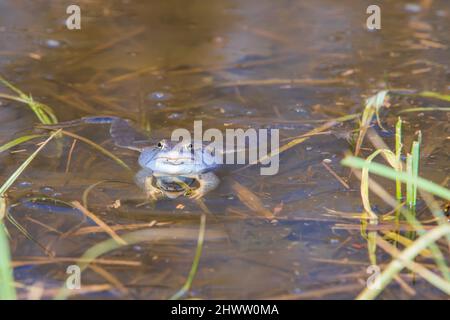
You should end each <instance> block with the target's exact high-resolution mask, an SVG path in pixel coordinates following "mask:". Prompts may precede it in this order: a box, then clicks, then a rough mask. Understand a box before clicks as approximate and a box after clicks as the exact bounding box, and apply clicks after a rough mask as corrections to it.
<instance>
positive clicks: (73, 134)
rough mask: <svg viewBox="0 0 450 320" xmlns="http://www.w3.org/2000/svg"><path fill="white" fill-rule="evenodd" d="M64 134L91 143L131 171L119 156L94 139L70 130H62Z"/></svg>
mask: <svg viewBox="0 0 450 320" xmlns="http://www.w3.org/2000/svg"><path fill="white" fill-rule="evenodd" d="M61 133H62V134H64V135H66V136H69V137H72V138H75V139H77V140H80V141H83V142H84V143H86V144H88V145H90V146H91V147H93V148H95V149H97V150H98V151H100V152H101V153H103V154H104V155H106V156H107V157H110V158H111V159H113V160H114V161H115V162H117V164H119V165H120V166H122V167H123V168H125V169H126V170H128V171H131V169H130V167H129V166H128V165H127V164H126V163H125V162H123V161H122V160H121V159H120V158H118V157H117V156H115V155H114V154H112V153H111V152H109V151H108V150H106V149H105V148H103V147H102V146H100V145H99V144H97V143H95V142H94V141H92V140H89V139H87V138H85V137H82V136H79V135H77V134H75V133H73V132H69V131H65V130H62V131H61Z"/></svg>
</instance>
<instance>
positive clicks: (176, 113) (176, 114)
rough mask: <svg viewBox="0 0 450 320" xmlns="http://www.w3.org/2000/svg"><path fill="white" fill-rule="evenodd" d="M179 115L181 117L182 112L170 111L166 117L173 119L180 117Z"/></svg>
mask: <svg viewBox="0 0 450 320" xmlns="http://www.w3.org/2000/svg"><path fill="white" fill-rule="evenodd" d="M181 117H182V114H181V113H179V112H174V113H171V114H170V115H169V116H168V118H169V119H172V120H174V119H180V118H181Z"/></svg>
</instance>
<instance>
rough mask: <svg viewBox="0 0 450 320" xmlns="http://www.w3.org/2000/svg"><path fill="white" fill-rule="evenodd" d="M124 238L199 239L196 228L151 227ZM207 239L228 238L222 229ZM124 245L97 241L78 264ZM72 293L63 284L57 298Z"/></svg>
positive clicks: (131, 241) (135, 240) (128, 240)
mask: <svg viewBox="0 0 450 320" xmlns="http://www.w3.org/2000/svg"><path fill="white" fill-rule="evenodd" d="M122 239H123V240H124V241H125V242H126V243H127V244H128V245H133V244H136V243H140V242H146V241H151V242H154V241H161V240H173V239H176V240H178V241H183V240H184V241H190V240H194V239H198V237H197V236H196V230H195V229H192V228H149V229H144V230H138V231H133V232H129V233H126V234H124V235H122ZM204 239H205V240H223V239H226V235H225V234H224V233H223V232H222V231H218V230H208V232H206V233H205V236H204ZM121 247H123V245H121V244H119V243H117V242H116V241H115V240H114V239H108V240H105V241H102V242H100V243H97V244H96V245H94V246H92V247H91V248H89V249H88V250H87V251H86V252H85V253H84V254H83V255H82V256H81V258H79V259H78V261H77V265H78V266H79V267H80V269H81V271H83V270H85V269H86V267H88V266H89V264H90V263H92V262H96V259H97V258H98V257H99V256H101V255H104V254H106V253H108V252H110V251H113V250H116V249H118V248H121ZM71 293H72V290H69V289H68V288H66V287H65V286H63V287H62V288H61V289H60V291H59V292H58V294H57V295H56V296H55V299H65V298H66V297H67V296H68V295H70V294H71Z"/></svg>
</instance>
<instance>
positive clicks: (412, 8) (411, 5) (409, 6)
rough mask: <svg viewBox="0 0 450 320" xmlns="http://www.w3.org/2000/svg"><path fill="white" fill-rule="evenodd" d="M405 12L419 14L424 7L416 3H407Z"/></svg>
mask: <svg viewBox="0 0 450 320" xmlns="http://www.w3.org/2000/svg"><path fill="white" fill-rule="evenodd" d="M405 10H406V11H408V12H412V13H418V12H420V11H422V7H421V6H420V5H418V4H415V3H407V4H405Z"/></svg>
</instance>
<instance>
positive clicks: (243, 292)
mask: <svg viewBox="0 0 450 320" xmlns="http://www.w3.org/2000/svg"><path fill="white" fill-rule="evenodd" d="M370 4H371V1H359V0H358V1H357V0H353V1H351V0H344V1H331V0H317V1H291V0H280V1H266V0H258V1H256V0H250V1H245V2H244V1H234V0H232V1H218V0H213V1H199V0H198V1H189V2H186V1H175V0H171V1H164V2H162V1H145V2H142V1H133V0H129V1H125V0H124V1H114V2H112V1H111V2H108V4H105V3H104V2H100V1H87V0H86V1H79V5H80V7H81V10H82V11H81V12H82V29H81V30H68V29H67V28H66V27H65V25H64V21H65V19H66V17H67V15H66V14H65V9H66V8H65V6H64V5H63V4H62V3H61V4H55V3H54V2H53V1H33V2H30V1H4V2H1V3H0V43H1V44H2V45H1V47H0V73H1V75H2V76H4V77H5V78H6V79H8V80H9V81H11V82H12V83H14V84H15V85H16V86H17V87H19V88H21V89H22V90H23V91H24V92H26V93H31V94H32V96H33V98H34V99H35V100H37V101H40V102H43V103H46V104H48V105H49V106H51V107H52V108H53V109H54V111H55V113H56V115H57V117H58V119H59V120H60V121H67V120H72V119H77V118H80V117H82V116H87V115H89V116H92V115H115V116H120V117H124V118H128V119H131V120H133V121H134V122H135V123H136V124H137V125H138V126H140V127H142V128H145V129H148V130H150V134H151V135H152V136H153V137H154V138H155V140H156V137H164V136H165V137H167V136H168V135H169V134H170V132H172V131H173V130H174V129H176V128H186V129H189V130H192V128H193V121H194V120H202V121H203V126H204V128H218V129H220V130H225V129H227V128H243V129H247V128H256V129H260V128H269V129H270V128H273V129H279V130H280V140H281V144H284V142H287V141H290V140H289V138H292V137H295V136H299V135H301V134H304V133H307V132H309V131H310V130H312V129H314V128H316V127H318V126H320V125H322V124H323V123H325V122H326V121H328V120H331V119H334V118H337V117H341V116H344V115H348V114H355V113H358V112H361V111H362V108H363V102H364V99H365V98H367V97H368V96H370V95H372V94H374V93H376V92H377V91H379V90H384V89H389V88H402V89H412V90H430V91H438V92H444V93H445V92H447V93H448V91H449V90H450V87H449V75H450V74H449V69H448V68H449V65H448V63H449V60H448V57H449V53H450V51H449V46H450V39H449V33H448V30H449V28H450V19H449V17H450V3H449V2H448V1H443V0H442V1H438V0H436V1H432V0H430V1H417V2H414V3H413V2H412V1H385V2H383V5H382V28H381V30H378V31H368V30H367V29H366V28H365V23H366V19H367V14H366V8H367V7H368V6H369V5H370ZM1 92H8V91H7V89H6V88H5V89H3V88H2V89H1ZM438 104H439V102H436V101H434V100H431V99H425V98H421V99H419V98H415V99H413V98H411V99H400V100H398V101H397V100H395V101H393V102H392V104H391V107H390V108H389V109H388V110H387V111H384V112H383V113H382V115H381V116H382V121H383V123H384V125H385V127H386V128H387V130H388V131H389V132H388V133H385V132H382V130H379V131H380V134H382V136H383V138H384V139H385V141H386V143H388V145H390V146H392V145H393V141H394V140H393V135H392V134H391V133H392V131H393V127H394V124H395V121H396V117H397V114H398V112H399V111H401V110H402V109H406V108H411V107H427V106H432V105H438ZM402 117H403V118H404V120H405V131H404V132H405V133H404V135H405V139H406V143H410V141H411V140H412V139H413V137H414V132H415V131H417V130H422V132H423V136H424V141H425V146H426V147H425V150H424V151H423V162H422V165H421V175H422V176H424V177H426V178H428V179H430V180H432V181H435V182H437V183H445V181H446V180H445V177H448V174H449V171H450V167H449V153H448V150H449V139H448V135H449V129H450V128H449V113H445V112H438V111H436V112H421V113H404V114H402ZM35 124H37V119H36V118H35V116H34V114H33V113H32V112H31V111H30V110H29V109H28V108H27V107H26V106H25V105H23V104H20V103H19V102H14V101H9V100H1V105H0V143H1V144H3V143H5V142H7V141H9V140H11V139H13V138H14V137H18V136H21V135H24V134H27V133H30V132H34V130H35V129H34V125H35ZM355 128H357V125H356V123H355V122H345V123H341V124H337V125H335V126H332V127H330V129H329V130H326V132H325V133H324V134H322V135H317V136H313V137H310V138H309V139H307V140H306V141H305V142H303V143H301V144H298V145H297V146H295V147H293V148H291V149H289V150H287V151H285V152H283V153H282V154H281V156H280V169H279V172H278V174H276V175H274V176H262V175H260V174H259V167H258V166H251V167H243V166H230V167H228V166H227V167H226V168H224V170H221V171H220V172H219V173H218V174H219V176H220V177H221V184H220V185H219V187H218V188H217V189H216V190H214V191H212V192H211V193H209V194H207V195H206V196H205V197H204V198H203V201H204V206H201V205H199V204H198V203H196V202H194V201H191V200H189V199H184V198H178V199H176V200H164V201H159V202H157V203H156V204H154V205H152V204H148V203H145V201H146V199H145V195H144V193H143V192H142V190H140V189H139V188H138V187H137V186H136V185H134V182H133V176H132V174H130V173H129V172H127V171H126V170H124V169H123V168H122V167H121V166H119V165H118V164H117V163H115V162H114V161H113V160H111V159H110V158H108V157H106V156H104V155H102V154H100V153H99V152H98V151H96V150H95V149H93V148H92V147H90V146H88V145H86V144H84V143H83V142H81V141H78V142H77V143H76V144H73V139H72V138H70V137H64V138H60V139H57V140H55V141H56V142H51V143H50V144H49V145H48V146H47V147H46V148H45V149H44V151H43V152H42V153H40V154H39V156H38V157H37V158H36V159H35V160H34V161H33V162H32V164H31V165H30V166H29V167H28V168H27V169H26V171H25V172H24V173H23V174H22V175H21V176H20V178H19V180H18V181H17V182H16V183H15V184H14V186H13V187H12V188H11V189H10V190H9V192H8V206H9V207H8V208H9V212H10V213H11V214H12V215H13V216H14V217H15V219H16V220H17V221H18V222H19V223H20V224H21V225H22V226H23V227H24V228H26V230H27V231H28V232H29V233H30V235H31V236H32V237H33V238H34V239H35V240H36V241H38V242H39V244H40V246H39V245H37V244H36V243H35V242H33V241H30V240H29V239H27V238H26V237H24V235H23V234H22V233H20V232H19V231H17V230H16V229H15V228H14V227H13V226H12V225H10V224H8V230H10V232H11V250H12V255H13V261H14V263H15V272H14V274H15V278H16V281H17V282H18V283H20V284H23V285H26V286H34V288H38V289H39V288H41V289H43V290H41V291H42V292H41V296H42V297H44V298H51V297H53V296H54V295H55V292H56V291H57V290H58V288H60V287H61V286H62V285H63V283H64V281H65V279H66V278H67V276H68V275H67V273H66V269H67V267H68V266H69V265H71V264H74V263H76V261H77V259H78V258H79V257H80V256H81V255H83V253H84V252H85V251H86V250H87V249H89V248H91V247H92V246H93V245H95V244H97V243H100V242H101V241H103V240H107V239H109V238H110V236H109V235H108V234H106V233H105V232H103V231H102V229H101V228H99V227H96V225H95V223H93V221H92V220H89V219H85V218H84V217H83V215H82V214H81V212H79V211H78V210H75V209H73V208H71V207H70V206H67V205H66V204H64V203H62V202H66V203H70V202H72V201H82V199H83V193H84V192H86V189H88V188H90V186H93V185H94V184H96V183H99V182H100V181H103V180H106V182H103V183H100V184H99V185H97V186H96V187H95V188H92V190H91V192H90V193H89V195H88V197H87V198H88V202H87V207H88V208H89V210H90V211H91V212H93V213H95V214H96V215H98V216H99V217H100V218H101V219H102V220H103V221H104V222H106V223H107V224H109V225H110V226H113V227H114V228H116V231H117V232H118V234H119V235H123V234H125V233H126V232H130V230H138V229H144V230H145V229H148V230H152V229H159V230H161V231H160V232H162V233H161V234H162V235H160V236H158V237H156V238H155V237H153V236H149V237H148V239H147V238H145V237H143V241H142V242H138V243H136V244H133V245H129V246H125V247H123V248H120V249H117V250H114V251H112V252H109V253H107V254H105V255H103V256H101V257H100V258H98V259H97V260H96V261H95V262H94V263H93V264H92V265H91V266H90V267H88V268H87V269H86V270H85V271H84V272H83V275H82V282H81V283H82V289H81V291H79V292H78V291H77V292H74V293H73V297H75V298H76V297H83V298H112V299H115V298H137V299H167V298H169V297H170V296H172V295H173V294H174V293H175V292H177V291H178V290H179V289H180V288H181V287H182V285H183V284H184V282H185V281H186V277H187V276H188V273H189V270H190V268H191V264H192V260H193V258H194V254H195V249H196V246H197V235H198V229H199V224H200V216H201V214H202V213H204V212H205V211H209V213H207V214H206V230H207V231H206V238H205V243H204V246H203V250H202V255H201V259H200V264H199V268H198V271H197V274H196V276H195V280H194V282H193V284H192V288H191V291H190V292H189V294H188V295H187V297H191V298H200V299H220V298H224V299H231V298H235V299H245V298H257V299H259V298H310V299H317V298H336V299H337V298H345V299H352V298H354V297H355V296H356V295H357V294H358V293H359V292H360V291H361V290H362V289H363V288H364V286H365V283H366V279H367V278H368V276H369V274H367V272H366V269H367V267H368V266H369V265H370V262H369V258H368V254H367V244H366V240H365V239H364V238H363V237H362V236H361V234H360V230H359V226H360V222H359V220H357V219H352V218H351V214H352V213H358V212H361V211H362V203H361V198H360V193H359V180H358V179H357V178H356V177H355V176H350V171H349V169H348V168H344V167H342V166H340V164H339V162H340V160H341V159H342V158H343V156H344V154H345V153H346V152H347V151H349V150H351V145H350V144H349V141H348V140H349V139H347V138H348V137H351V132H352V130H354V129H355ZM68 130H69V131H71V132H76V133H77V134H79V135H81V136H84V137H88V138H89V139H91V140H92V141H94V142H96V143H98V144H101V145H102V146H104V147H105V148H106V149H108V150H110V151H111V152H113V153H114V154H115V155H116V156H118V157H119V158H121V159H122V160H124V161H125V162H126V163H127V164H128V165H129V166H130V167H131V168H132V170H133V171H134V172H135V171H137V170H138V165H137V156H138V154H137V153H136V152H134V151H131V150H126V149H120V148H117V147H115V146H114V144H113V143H112V141H111V137H110V136H109V133H108V129H107V126H82V127H79V128H72V129H68ZM35 148H36V142H28V143H26V144H23V145H21V146H18V147H15V148H14V149H13V152H5V153H1V154H0V177H1V181H4V180H6V179H7V177H8V176H9V175H10V174H11V173H12V172H13V171H14V170H15V169H16V168H17V167H18V165H19V164H20V163H22V162H23V161H24V160H25V159H26V158H27V157H28V156H29V155H30V153H31V152H32V151H33V150H35ZM364 148H365V149H364ZM364 148H363V152H365V153H364V154H368V151H370V150H371V148H372V145H371V144H370V143H366V144H365V145H364ZM69 159H70V160H69ZM324 159H327V160H326V164H327V166H328V167H329V168H331V169H332V170H333V171H334V172H336V174H337V175H339V176H340V177H342V178H344V179H345V180H346V181H347V183H348V188H347V187H346V186H345V185H343V184H342V183H341V182H339V181H338V180H337V179H336V178H335V177H334V176H333V175H332V174H331V173H330V171H329V170H327V168H326V167H325V166H324V164H323V160H324ZM377 181H379V182H382V183H383V185H386V188H387V189H388V190H389V191H392V190H393V187H394V186H393V185H392V183H389V182H388V181H383V180H381V179H377ZM447 185H448V180H447ZM44 197H46V198H54V199H57V200H59V201H61V202H51V203H49V202H48V200H47V201H42V200H36V198H44ZM249 197H250V198H251V199H250V200H249ZM373 201H374V203H375V204H376V205H377V208H376V209H377V210H378V211H379V212H388V211H390V210H391V209H390V208H389V206H387V205H385V204H384V203H383V201H381V200H379V199H376V197H375V196H374V199H373ZM255 203H257V204H255ZM205 207H206V208H205ZM265 210H266V211H269V212H272V213H274V214H275V218H274V219H270V220H267V219H266V218H265V217H264V215H263V214H262V211H265ZM341 212H345V213H347V214H340V213H341ZM426 216H427V212H426V211H423V217H424V218H426ZM149 232H150V231H149ZM44 248H45V250H44ZM49 255H54V257H49ZM377 258H378V261H379V263H380V264H381V265H384V264H385V263H387V262H388V261H390V259H389V256H388V255H386V254H384V253H383V252H382V251H381V250H379V251H377ZM404 280H405V281H407V282H408V283H409V284H410V285H411V286H412V287H413V289H414V290H415V292H413V293H411V291H405V290H403V289H402V287H401V286H400V285H399V284H398V283H393V284H392V285H391V286H389V287H388V288H387V289H386V290H385V291H384V292H383V293H382V295H381V298H385V299H391V298H398V299H409V298H426V297H428V298H430V297H431V298H441V297H443V295H442V294H441V293H440V292H439V291H437V290H435V289H432V288H431V287H430V286H428V285H427V284H426V283H425V282H423V281H417V282H415V283H414V282H413V281H412V276H411V275H410V274H407V273H406V274H405V275H404ZM36 292H40V291H39V290H38V291H36V290H34V291H33V290H29V289H26V288H23V289H19V294H20V297H21V298H27V297H28V298H29V297H33V294H36Z"/></svg>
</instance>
